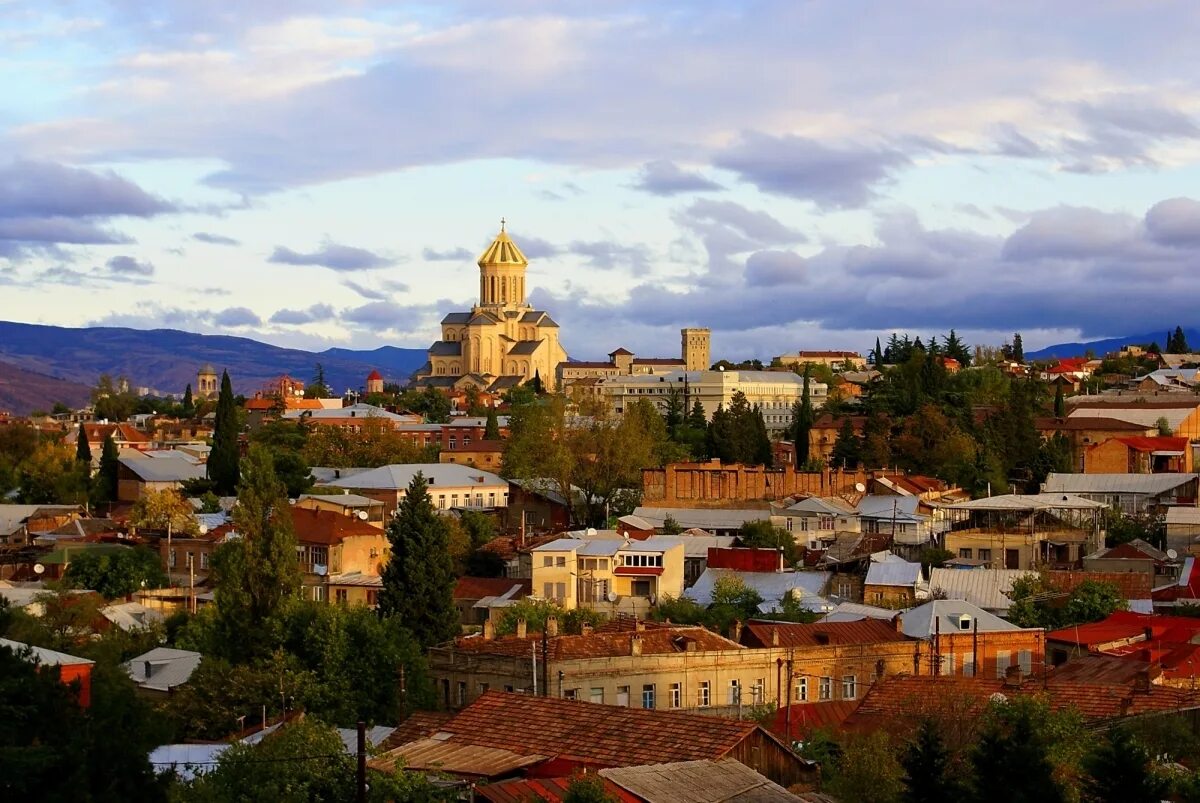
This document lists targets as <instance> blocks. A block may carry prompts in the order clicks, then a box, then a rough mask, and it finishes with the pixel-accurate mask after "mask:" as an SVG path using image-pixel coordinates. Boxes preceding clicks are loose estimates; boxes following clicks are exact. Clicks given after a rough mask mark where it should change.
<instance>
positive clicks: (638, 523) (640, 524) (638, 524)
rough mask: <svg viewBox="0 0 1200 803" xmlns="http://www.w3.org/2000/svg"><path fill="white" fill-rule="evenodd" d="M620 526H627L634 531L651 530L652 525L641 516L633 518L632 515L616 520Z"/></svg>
mask: <svg viewBox="0 0 1200 803" xmlns="http://www.w3.org/2000/svg"><path fill="white" fill-rule="evenodd" d="M617 521H619V522H621V523H622V524H625V525H628V526H630V527H632V528H633V529H635V530H653V529H654V525H653V524H651V523H650V522H648V521H646V520H645V519H643V518H642V517H641V516H634V515H633V514H632V513H631V514H630V515H628V516H622V517H621V518H619V519H617Z"/></svg>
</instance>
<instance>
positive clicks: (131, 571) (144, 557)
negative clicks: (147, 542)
mask: <svg viewBox="0 0 1200 803" xmlns="http://www.w3.org/2000/svg"><path fill="white" fill-rule="evenodd" d="M65 579H66V581H67V582H68V583H70V584H71V585H73V586H74V587H76V588H86V589H90V590H92V591H95V592H96V593H98V594H99V595H100V596H102V597H104V598H105V599H115V598H117V597H124V596H126V595H128V594H133V593H134V592H136V591H138V590H139V589H142V588H162V587H163V586H165V585H166V584H167V575H166V574H165V573H164V572H163V570H162V561H161V560H160V559H159V556H158V553H157V552H155V551H154V550H152V549H149V548H147V547H142V546H136V547H131V548H126V549H119V550H113V551H109V550H104V551H100V550H81V551H80V552H79V554H78V555H76V556H74V557H72V558H71V562H70V563H69V564H68V565H67V572H66V578H65Z"/></svg>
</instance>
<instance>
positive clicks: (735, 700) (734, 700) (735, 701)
mask: <svg viewBox="0 0 1200 803" xmlns="http://www.w3.org/2000/svg"><path fill="white" fill-rule="evenodd" d="M729 704H730V705H741V704H742V682H741V681H740V680H736V679H735V680H731V681H729Z"/></svg>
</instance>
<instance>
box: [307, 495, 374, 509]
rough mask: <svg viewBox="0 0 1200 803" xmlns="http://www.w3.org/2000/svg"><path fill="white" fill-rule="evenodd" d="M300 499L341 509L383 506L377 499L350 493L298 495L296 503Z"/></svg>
mask: <svg viewBox="0 0 1200 803" xmlns="http://www.w3.org/2000/svg"><path fill="white" fill-rule="evenodd" d="M302 499H316V500H318V501H320V502H329V503H331V504H335V505H341V506H342V507H375V506H377V505H382V504H383V502H380V501H379V500H378V499H372V498H371V497H369V496H362V495H361V494H350V493H346V494H300V497H299V499H297V500H296V501H297V502H299V501H300V500H302Z"/></svg>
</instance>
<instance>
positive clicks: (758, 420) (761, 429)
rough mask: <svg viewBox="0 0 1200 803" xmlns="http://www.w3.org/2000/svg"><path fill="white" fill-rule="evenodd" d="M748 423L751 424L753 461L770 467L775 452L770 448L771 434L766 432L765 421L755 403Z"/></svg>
mask: <svg viewBox="0 0 1200 803" xmlns="http://www.w3.org/2000/svg"><path fill="white" fill-rule="evenodd" d="M750 423H751V424H752V425H753V433H752V437H753V444H754V463H756V464H757V465H760V466H766V467H767V468H770V467H771V466H772V465H773V464H774V463H775V454H774V452H773V451H772V449H771V436H770V435H768V434H767V422H766V420H765V419H764V418H763V414H762V410H761V409H759V407H758V405H757V404H756V405H754V413H753V415H752V417H751V419H750Z"/></svg>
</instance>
